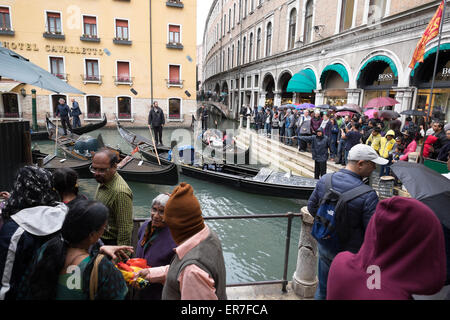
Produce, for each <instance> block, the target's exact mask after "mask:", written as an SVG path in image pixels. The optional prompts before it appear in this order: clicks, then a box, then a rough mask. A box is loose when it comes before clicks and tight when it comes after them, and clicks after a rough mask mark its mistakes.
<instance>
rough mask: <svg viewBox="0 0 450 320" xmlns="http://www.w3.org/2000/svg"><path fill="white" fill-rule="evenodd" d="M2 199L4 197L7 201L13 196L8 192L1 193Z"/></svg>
mask: <svg viewBox="0 0 450 320" xmlns="http://www.w3.org/2000/svg"><path fill="white" fill-rule="evenodd" d="M0 197H3V198H5V199H9V198H10V197H11V194H10V193H9V192H8V191H1V192H0Z"/></svg>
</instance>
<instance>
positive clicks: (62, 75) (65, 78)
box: [52, 73, 69, 81]
mask: <svg viewBox="0 0 450 320" xmlns="http://www.w3.org/2000/svg"><path fill="white" fill-rule="evenodd" d="M52 75H54V76H55V77H57V78H59V79H61V80H63V81H67V77H68V76H69V75H68V74H67V73H52Z"/></svg>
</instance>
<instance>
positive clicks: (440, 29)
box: [427, 0, 447, 123]
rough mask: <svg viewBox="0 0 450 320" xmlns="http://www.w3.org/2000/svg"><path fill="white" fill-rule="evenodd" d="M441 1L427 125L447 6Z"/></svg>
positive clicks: (428, 117)
mask: <svg viewBox="0 0 450 320" xmlns="http://www.w3.org/2000/svg"><path fill="white" fill-rule="evenodd" d="M443 1H444V8H443V9H442V17H441V24H440V26H439V38H438V45H437V51H436V59H435V60H434V69H433V77H432V78H431V89H430V103H429V105H428V112H427V123H428V121H430V113H431V108H432V104H433V90H434V81H435V78H436V72H437V65H438V60H439V49H440V46H441V38H442V29H443V26H444V20H445V7H446V6H447V0H443Z"/></svg>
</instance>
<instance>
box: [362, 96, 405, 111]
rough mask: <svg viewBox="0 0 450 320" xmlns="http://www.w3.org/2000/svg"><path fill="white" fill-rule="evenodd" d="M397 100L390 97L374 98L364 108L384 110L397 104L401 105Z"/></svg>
mask: <svg viewBox="0 0 450 320" xmlns="http://www.w3.org/2000/svg"><path fill="white" fill-rule="evenodd" d="M399 103H400V102H398V101H397V100H395V99H393V98H390V97H378V98H373V99H371V100H369V102H367V105H365V106H364V108H366V109H370V108H383V107H389V106H394V105H396V104H399Z"/></svg>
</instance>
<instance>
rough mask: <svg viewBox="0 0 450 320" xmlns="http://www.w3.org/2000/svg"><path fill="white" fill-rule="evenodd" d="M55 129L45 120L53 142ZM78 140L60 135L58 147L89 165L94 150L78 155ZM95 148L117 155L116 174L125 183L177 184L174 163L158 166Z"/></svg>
mask: <svg viewBox="0 0 450 320" xmlns="http://www.w3.org/2000/svg"><path fill="white" fill-rule="evenodd" d="M55 129H56V126H55V125H54V124H53V123H52V122H51V121H50V120H49V119H48V118H47V130H48V131H49V137H50V139H51V140H55V138H56V135H55V131H56V130H55ZM61 132H62V129H61V128H58V134H61ZM100 137H101V136H100ZM78 138H79V136H77V135H75V134H72V135H71V134H69V135H67V136H63V135H61V136H59V137H58V142H57V144H58V147H59V148H60V149H62V150H63V151H64V154H65V156H66V157H69V158H71V159H74V160H72V161H79V162H89V165H90V163H91V161H92V156H93V154H94V153H95V151H96V150H95V151H93V152H89V151H88V150H87V152H85V153H80V152H79V150H75V146H76V142H77V140H78ZM99 140H100V141H101V139H97V140H96V141H97V142H99ZM96 147H97V148H96V149H98V148H100V147H106V148H108V149H109V150H111V151H112V152H114V153H116V154H117V156H118V158H119V163H118V165H117V172H119V174H120V175H121V176H122V177H123V178H124V179H125V180H126V181H134V182H143V183H150V184H161V185H176V184H177V183H178V179H179V174H178V168H177V166H176V165H175V164H174V163H170V164H162V165H159V164H158V162H157V161H151V160H149V161H147V160H140V159H136V158H133V157H132V156H129V155H127V154H125V153H123V152H122V151H121V150H119V149H115V148H112V147H111V146H107V145H106V146H105V145H102V143H98V145H97V146H96ZM75 163H76V162H75ZM72 165H73V164H72ZM91 177H92V174H91Z"/></svg>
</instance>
